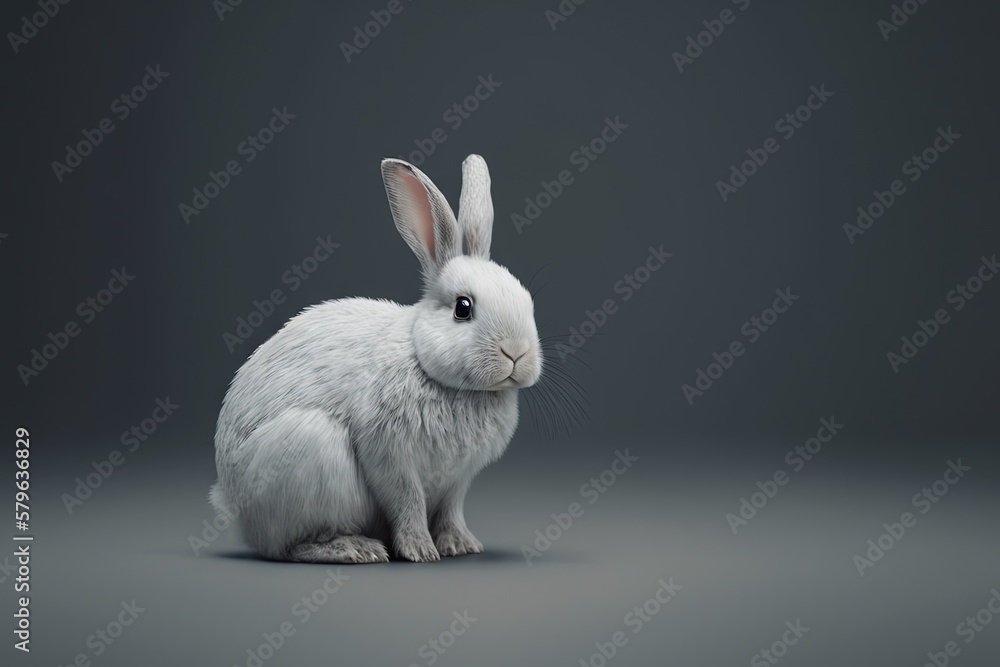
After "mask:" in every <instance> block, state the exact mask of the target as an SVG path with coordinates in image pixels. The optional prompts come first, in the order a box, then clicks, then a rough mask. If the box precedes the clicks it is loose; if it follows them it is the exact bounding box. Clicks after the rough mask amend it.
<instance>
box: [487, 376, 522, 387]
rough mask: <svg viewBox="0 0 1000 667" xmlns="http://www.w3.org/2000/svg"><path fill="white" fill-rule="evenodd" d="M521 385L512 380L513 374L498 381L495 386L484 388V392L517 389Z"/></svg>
mask: <svg viewBox="0 0 1000 667" xmlns="http://www.w3.org/2000/svg"><path fill="white" fill-rule="evenodd" d="M520 386H521V383H519V382H518V381H517V380H515V379H514V374H513V373H511V374H510V375H508V376H507V377H505V378H504V379H502V380H500V381H499V382H497V383H496V384H493V385H490V386H489V387H487V388H486V391H500V390H502V389H518V388H520Z"/></svg>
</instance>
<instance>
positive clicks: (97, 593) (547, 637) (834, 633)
mask: <svg viewBox="0 0 1000 667" xmlns="http://www.w3.org/2000/svg"><path fill="white" fill-rule="evenodd" d="M657 446H659V445H658V444H657V443H646V444H645V445H641V446H636V447H635V448H634V449H633V451H635V452H638V451H646V452H649V451H653V449H652V448H653V447H657ZM616 448H618V449H621V447H620V446H618V445H614V444H609V445H608V448H607V452H608V456H607V457H606V460H605V461H603V462H602V461H601V460H597V459H595V460H586V461H583V460H574V461H573V462H572V463H570V464H557V463H556V462H554V460H548V459H542V460H539V461H538V463H537V465H535V466H534V467H532V468H530V469H528V468H526V466H525V463H526V462H527V461H528V460H529V459H530V456H529V455H527V454H525V453H524V452H521V453H520V454H518V455H517V456H515V457H513V460H512V462H510V463H505V462H504V461H501V462H500V464H498V465H497V466H495V467H494V468H491V469H489V470H488V471H487V472H486V473H484V475H483V477H482V478H481V479H480V480H479V483H478V484H477V485H476V486H474V488H473V492H472V494H471V496H470V501H469V505H468V511H467V514H468V518H469V523H470V525H471V527H472V528H473V530H474V531H475V532H476V533H477V535H478V536H479V537H480V539H482V541H483V542H484V543H485V546H486V549H487V551H486V553H484V554H482V555H480V556H473V557H464V558H458V559H447V560H445V561H442V562H440V563H435V564H419V565H418V564H410V563H390V564H388V565H377V566H362V567H354V568H341V573H343V574H346V575H347V579H346V580H345V581H343V583H342V585H341V586H340V588H339V589H338V590H336V591H335V592H334V593H333V594H331V595H329V596H325V594H322V593H321V594H317V597H316V598H315V599H316V600H317V601H318V602H320V603H321V604H320V605H318V606H317V607H316V611H315V612H310V616H309V618H308V619H306V618H305V617H304V615H303V613H302V611H301V610H302V608H303V607H301V606H300V607H299V608H298V611H296V608H295V605H296V603H297V602H299V601H300V600H301V598H302V597H303V596H312V595H313V594H315V593H316V592H317V591H319V590H322V588H323V585H324V582H325V580H327V578H328V574H327V568H325V567H322V566H310V565H298V564H275V563H270V562H264V561H261V560H258V559H256V558H254V557H253V556H252V555H251V554H249V553H248V552H247V551H246V550H245V549H244V548H243V547H241V546H240V545H239V543H238V541H237V540H236V539H235V536H234V534H233V533H232V531H227V532H224V533H223V534H222V535H221V536H220V537H219V538H218V539H217V540H215V541H214V543H213V544H212V545H211V547H210V548H209V549H208V550H206V551H205V552H203V553H202V554H201V555H199V556H195V555H194V553H193V552H192V550H191V549H190V548H189V545H188V538H189V536H190V535H191V534H196V533H200V531H201V525H200V524H201V521H202V520H204V519H209V518H211V517H212V515H211V512H210V510H209V508H208V506H207V505H205V504H204V501H203V497H202V495H203V493H204V491H205V485H206V484H207V482H208V479H209V477H210V474H208V473H206V471H205V470H203V469H202V468H201V467H200V463H199V465H198V466H197V467H195V466H193V468H194V469H195V470H196V472H192V471H191V470H185V469H182V468H180V467H178V466H177V465H176V463H173V464H171V462H170V461H171V459H170V456H169V450H168V449H167V448H163V449H158V450H157V451H156V452H154V451H152V450H150V451H149V452H148V453H147V454H146V455H145V456H144V458H143V459H141V460H139V459H137V460H135V461H134V462H133V463H130V464H128V465H130V466H132V468H131V469H126V467H123V468H122V469H120V470H118V471H116V473H115V475H114V476H112V478H111V479H109V480H108V481H106V482H105V483H104V485H102V487H101V488H99V489H97V490H96V491H95V492H94V494H93V496H92V497H91V498H89V499H88V500H87V501H86V502H85V503H84V505H83V506H82V507H79V508H77V509H76V510H75V512H74V514H73V515H72V516H68V515H67V513H66V511H65V510H64V509H63V508H62V506H61V503H60V502H59V500H58V498H59V495H60V493H62V492H63V491H68V490H70V489H71V488H72V484H71V480H72V478H73V477H74V476H75V474H79V471H77V472H76V473H74V471H72V470H67V471H65V472H56V471H53V472H52V473H51V475H50V479H51V481H53V483H54V482H55V481H59V483H64V484H68V485H69V488H55V487H53V489H52V492H46V494H45V496H46V499H45V500H43V501H41V503H42V504H41V507H39V508H38V509H37V510H36V512H37V516H39V517H40V518H44V521H39V522H38V523H37V524H36V525H37V526H38V532H37V534H38V536H39V537H38V541H37V542H36V543H35V545H34V549H35V560H34V562H33V566H34V570H33V573H32V576H33V581H34V588H33V592H34V598H33V607H32V611H33V620H34V624H35V625H34V627H35V635H34V647H35V650H34V651H33V652H32V654H31V657H30V662H28V663H25V661H24V660H23V656H20V655H19V656H17V658H16V660H17V661H16V662H10V663H7V662H5V664H38V665H42V664H46V665H55V664H58V665H68V664H71V663H72V661H73V660H74V659H75V657H76V656H77V654H79V653H83V654H84V655H86V656H87V657H88V658H89V659H91V660H92V664H93V665H102V666H103V665H108V666H111V665H128V666H130V667H134V666H136V665H170V664H178V663H183V664H195V665H223V666H228V665H248V664H249V665H251V666H252V665H258V664H263V665H289V666H292V665H295V666H300V665H318V664H329V665H338V666H339V665H345V666H346V665H410V664H417V665H430V664H439V665H483V666H488V665H505V666H506V665H580V664H581V662H580V661H581V660H584V663H583V664H591V665H601V664H603V662H602V660H603V659H602V658H600V657H592V654H594V653H595V652H597V651H598V648H597V646H596V644H598V643H607V642H611V641H613V639H614V636H615V633H616V632H619V631H620V632H621V633H622V634H621V635H619V636H618V639H619V643H620V644H622V645H621V646H620V647H617V648H616V649H615V654H614V656H613V657H612V658H611V659H610V660H608V661H607V662H608V664H616V665H726V664H744V665H745V664H748V663H749V664H770V663H768V662H766V661H763V662H761V660H762V658H755V654H758V652H759V651H761V650H762V649H765V648H768V647H770V646H771V645H772V644H774V642H777V641H780V640H781V639H782V636H783V634H784V633H785V630H786V629H787V628H786V622H791V623H792V624H795V623H800V624H801V626H803V627H805V628H808V631H807V632H805V633H804V634H803V635H802V637H801V639H799V640H797V641H796V643H795V644H794V645H791V646H788V647H787V654H785V655H784V656H783V657H782V658H781V659H780V663H781V664H788V665H810V666H818V665H880V666H881V665H913V666H914V667H919V666H920V665H923V664H924V663H925V662H927V660H928V658H927V653H928V652H929V651H931V652H934V651H942V650H944V646H945V644H946V643H947V642H948V641H950V640H954V641H956V642H957V643H958V646H959V648H960V653H959V655H958V656H957V657H954V658H952V663H951V664H955V665H961V666H962V667H973V666H978V665H982V666H984V667H985V666H987V665H996V664H997V659H998V657H1000V619H998V622H996V623H994V624H992V625H987V626H985V627H984V628H983V630H982V632H981V633H977V634H975V635H974V641H972V642H971V643H965V639H966V638H967V635H965V636H963V635H959V634H956V632H957V630H956V626H958V624H959V623H961V622H962V621H963V619H965V617H967V616H970V615H973V616H974V615H975V614H976V613H977V611H979V610H980V609H982V608H984V607H986V604H987V602H988V600H989V599H990V596H991V589H994V588H997V589H998V590H1000V558H998V554H1000V536H998V534H997V525H998V524H997V517H996V510H997V508H998V503H997V500H998V495H997V492H998V489H997V485H996V480H997V479H998V478H997V466H996V465H995V464H987V463H983V461H986V460H988V459H984V458H982V457H981V456H979V457H978V458H977V456H978V454H977V452H979V451H981V452H983V453H985V452H986V451H987V449H988V448H986V447H982V448H981V450H977V449H976V448H974V447H971V446H970V447H964V448H963V447H958V446H956V447H955V448H954V449H955V451H956V452H957V453H959V454H960V455H961V456H962V457H963V463H964V464H967V463H969V462H972V463H973V465H972V468H973V469H972V471H971V472H969V473H967V475H966V477H964V478H963V479H962V480H960V481H959V482H958V483H957V484H955V485H954V486H953V487H951V488H950V490H949V493H948V494H947V496H945V497H943V498H942V499H941V501H940V502H939V503H937V504H935V505H933V506H932V508H931V510H930V511H929V512H927V513H926V514H919V510H917V511H916V512H915V513H916V514H917V519H916V525H914V526H912V527H911V528H908V529H907V531H906V533H905V535H904V536H903V537H902V539H900V540H899V541H898V542H897V543H896V544H895V545H894V546H893V547H892V548H891V549H890V550H889V551H888V552H887V553H886V554H885V556H884V557H883V558H882V559H881V560H880V561H879V562H878V563H876V564H875V565H874V567H872V568H870V569H868V570H867V571H866V574H865V576H864V577H863V578H862V577H860V576H859V574H858V571H857V569H856V567H855V565H854V563H853V562H852V557H853V556H854V555H855V554H860V553H863V552H864V551H865V550H866V548H867V547H866V541H867V540H868V539H870V538H871V539H874V538H877V537H878V535H879V534H880V533H881V532H882V530H883V529H882V524H883V523H886V522H889V523H891V522H894V521H898V520H899V516H900V514H901V513H902V512H905V511H907V510H910V511H914V508H913V506H912V505H911V497H912V496H913V494H915V493H918V492H920V490H921V488H922V487H923V486H926V485H928V484H930V483H932V482H933V481H934V480H935V479H938V478H939V477H940V476H941V473H943V471H944V468H945V461H944V459H943V458H942V459H941V460H940V461H937V459H938V458H940V457H936V458H935V457H929V458H928V459H927V460H926V461H918V462H914V463H912V465H908V466H906V467H905V468H904V467H902V466H900V465H898V464H897V463H894V462H893V461H894V459H893V458H892V457H891V456H889V455H885V456H883V458H882V459H880V460H877V461H871V460H868V461H863V462H858V461H856V462H854V463H853V464H852V465H851V466H847V465H845V463H846V461H845V459H844V458H843V457H840V458H838V457H837V456H836V454H834V453H831V454H830V455H829V458H828V459H827V460H825V461H820V460H817V461H816V462H814V463H810V466H811V467H809V466H807V467H806V468H805V469H804V470H802V471H801V472H799V473H795V474H793V476H792V478H791V480H790V482H789V483H788V484H787V485H786V486H784V487H782V488H780V490H779V492H778V494H777V495H776V496H775V497H774V498H772V499H771V500H770V501H769V502H768V504H767V505H766V506H765V507H764V508H763V509H761V510H760V511H759V513H758V514H757V516H755V517H753V518H752V519H751V520H750V521H749V523H748V524H747V525H746V526H743V527H742V528H741V529H740V531H739V534H737V535H734V534H733V533H732V531H731V530H730V528H729V526H728V525H727V523H726V520H725V518H724V517H725V515H726V513H727V512H735V511H738V507H739V503H740V498H741V497H742V496H748V495H749V494H750V493H752V492H753V491H754V490H755V488H754V485H755V483H756V481H757V480H758V479H761V480H762V479H764V478H765V477H766V476H767V475H768V473H770V472H773V470H774V469H776V468H778V467H783V466H781V465H780V464H781V461H780V459H778V460H771V459H770V458H768V457H765V459H766V460H764V461H763V462H762V463H758V464H753V465H744V464H727V463H726V462H724V461H720V462H718V463H717V464H715V465H711V464H710V462H711V460H712V456H711V453H710V452H705V453H703V454H702V455H700V456H698V457H695V458H696V459H697V460H692V461H690V462H689V463H688V464H684V465H679V464H677V462H673V463H672V462H671V457H670V456H666V455H665V456H660V457H650V456H646V457H645V458H641V460H640V462H638V463H637V464H635V465H634V466H633V467H632V468H631V469H629V470H628V471H627V472H626V473H624V474H622V475H621V476H620V477H619V478H618V479H617V480H616V482H615V484H614V485H613V486H611V487H610V488H608V489H607V490H606V491H605V492H604V493H603V494H601V495H600V496H599V497H598V498H597V499H596V501H595V502H594V503H593V504H589V503H588V502H587V499H586V498H583V497H581V495H580V485H581V484H584V483H586V482H587V480H588V479H589V478H590V477H592V476H593V475H595V474H599V473H600V472H601V470H602V469H603V468H606V467H607V465H609V464H610V463H611V461H612V459H613V454H612V452H613V451H614V450H615V449H616ZM977 461H978V462H977ZM772 464H775V465H772ZM171 465H172V468H169V467H168V466H171ZM835 466H836V467H835ZM769 468H770V470H769ZM171 469H172V473H171V472H170V470H171ZM518 470H523V472H518ZM515 473H517V474H515ZM515 478H516V481H512V480H514V479H515ZM590 497H591V498H593V496H590ZM573 502H580V503H581V505H582V507H583V513H582V515H580V516H578V517H577V518H576V519H574V522H573V524H572V525H571V526H570V527H569V528H568V529H566V530H565V531H564V532H563V534H562V535H561V536H559V537H558V539H556V540H555V541H554V542H553V544H552V546H551V547H550V548H549V549H548V550H547V551H545V552H544V553H541V555H540V556H538V557H537V558H535V559H534V560H533V561H532V563H531V564H530V565H528V564H527V563H526V562H525V558H524V557H523V554H522V551H521V547H522V545H524V544H530V543H532V542H533V541H534V539H535V535H534V531H535V529H541V530H544V529H545V528H546V526H547V525H548V524H549V523H551V521H552V519H551V518H550V515H551V514H552V513H553V512H555V513H559V512H566V510H567V508H568V507H569V505H570V504H571V503H573ZM661 580H662V581H665V582H668V583H672V584H675V585H678V586H680V589H679V590H675V593H674V596H673V597H672V598H670V599H669V601H668V602H666V603H665V604H663V605H662V606H661V605H660V604H659V603H658V602H657V603H653V602H648V601H649V600H650V599H651V598H654V597H655V595H656V594H657V590H658V588H660V586H661V584H660V583H659V582H660V581H661ZM331 585H332V584H331ZM324 597H325V600H324ZM133 599H134V600H135V602H136V604H137V605H138V606H140V607H141V608H142V609H143V611H142V612H141V613H139V615H138V617H137V618H136V620H135V622H134V623H133V624H132V625H130V626H128V627H126V628H124V631H123V632H122V634H121V635H120V636H119V637H118V638H117V639H115V640H114V642H113V644H111V645H110V646H104V650H103V652H102V654H101V655H96V652H97V650H98V648H99V647H100V646H101V644H100V643H95V641H94V640H91V642H90V646H88V637H89V636H90V635H92V634H93V633H95V632H96V631H97V630H98V629H99V628H102V627H106V626H107V625H108V624H109V623H111V622H113V621H114V620H115V619H116V618H117V617H118V615H119V612H120V611H121V609H122V607H121V604H122V602H126V603H129V602H131V601H132V600H133ZM661 599H666V598H664V597H663V593H662V592H661ZM647 602H648V606H647V610H653V611H654V612H655V614H653V615H648V616H646V619H645V620H642V621H640V620H637V619H638V618H639V617H637V616H636V615H635V613H634V612H633V611H632V610H633V609H634V608H635V607H637V606H643V605H645V604H647ZM994 605H995V606H998V608H1000V600H998V601H997V602H995V603H994ZM456 612H457V613H458V614H459V615H462V614H467V617H471V618H473V619H475V620H474V621H467V622H466V625H467V630H465V631H464V632H462V634H461V635H457V636H454V637H452V636H451V635H450V633H451V632H452V628H453V627H454V629H455V630H460V629H463V626H462V625H461V624H457V623H456V624H454V626H453V621H455V618H456V617H455V614H456ZM630 614H631V615H630ZM282 623H288V625H286V626H285V627H286V630H287V628H289V627H291V628H293V629H294V634H291V635H290V636H289V637H287V638H286V639H284V641H283V644H282V646H281V647H280V648H279V649H278V650H277V651H276V652H275V653H274V654H273V655H269V653H268V651H267V650H266V649H265V651H264V657H266V658H267V659H266V660H263V661H262V662H260V663H258V662H257V661H255V660H253V659H251V658H250V656H249V655H248V649H257V647H258V646H260V645H261V644H262V643H264V641H265V640H264V638H263V635H264V634H265V633H274V632H276V631H280V628H281V626H282ZM114 629H115V628H112V630H114ZM442 633H444V637H441V635H442ZM787 636H788V638H789V639H794V637H793V636H792V635H787ZM452 638H453V639H454V641H453V642H452V641H451V639H452ZM432 639H435V640H436V639H440V641H441V642H443V643H444V644H447V645H449V646H448V647H447V648H446V649H445V650H444V652H443V653H435V652H434V650H433V649H432V648H430V645H429V642H430V640H432ZM623 639H624V641H623ZM605 649H606V650H607V651H609V652H610V649H609V648H607V645H606V646H605ZM776 650H777V651H778V652H779V653H781V652H782V647H781V646H778V647H777V649H776ZM754 660H756V662H754Z"/></svg>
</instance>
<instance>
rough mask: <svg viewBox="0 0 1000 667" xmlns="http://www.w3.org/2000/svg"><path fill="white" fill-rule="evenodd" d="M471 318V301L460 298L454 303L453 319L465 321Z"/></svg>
mask: <svg viewBox="0 0 1000 667" xmlns="http://www.w3.org/2000/svg"><path fill="white" fill-rule="evenodd" d="M470 317H472V299H470V298H469V297H467V296H460V297H458V299H457V300H456V301H455V319H456V320H467V319H469V318H470Z"/></svg>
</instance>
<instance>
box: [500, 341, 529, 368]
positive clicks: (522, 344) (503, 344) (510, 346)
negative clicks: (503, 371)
mask: <svg viewBox="0 0 1000 667" xmlns="http://www.w3.org/2000/svg"><path fill="white" fill-rule="evenodd" d="M499 345H500V351H501V352H503V355H504V356H505V357H507V358H508V359H510V360H511V361H513V362H514V363H517V360H518V359H520V358H521V357H523V356H524V355H525V354H527V353H528V350H529V349H530V348H531V345H530V344H529V343H528V341H526V340H513V339H510V338H505V339H504V340H502V341H500V343H499Z"/></svg>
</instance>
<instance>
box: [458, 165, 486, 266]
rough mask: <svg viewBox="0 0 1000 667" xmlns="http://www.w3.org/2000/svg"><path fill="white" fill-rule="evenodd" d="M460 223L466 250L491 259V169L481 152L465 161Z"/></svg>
mask: <svg viewBox="0 0 1000 667" xmlns="http://www.w3.org/2000/svg"><path fill="white" fill-rule="evenodd" d="M458 226H459V228H460V229H461V230H462V236H463V237H464V239H465V245H466V252H467V253H468V254H469V255H472V256H474V257H482V258H483V259H489V258H490V243H491V241H492V239H493V197H492V196H491V195H490V170H489V169H488V168H487V167H486V160H484V159H483V158H481V157H480V156H478V155H470V156H469V157H467V158H465V161H464V162H463V163H462V195H461V197H460V198H459V202H458Z"/></svg>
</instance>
